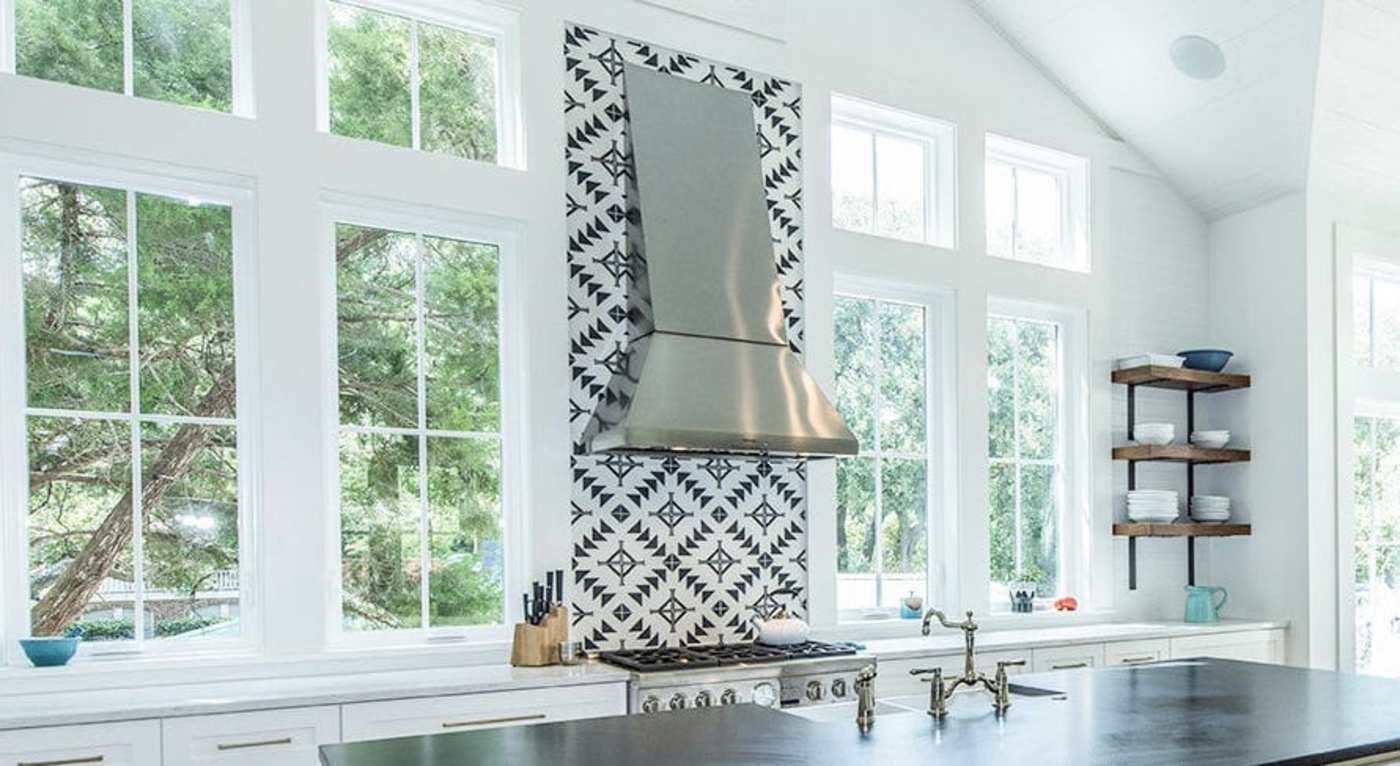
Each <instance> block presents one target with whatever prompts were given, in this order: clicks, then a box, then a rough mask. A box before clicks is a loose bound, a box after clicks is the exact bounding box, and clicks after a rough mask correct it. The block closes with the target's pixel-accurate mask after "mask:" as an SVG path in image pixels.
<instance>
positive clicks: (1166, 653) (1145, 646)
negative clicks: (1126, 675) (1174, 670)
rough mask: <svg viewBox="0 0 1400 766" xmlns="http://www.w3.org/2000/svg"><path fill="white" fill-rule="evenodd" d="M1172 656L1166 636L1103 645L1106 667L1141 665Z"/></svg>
mask: <svg viewBox="0 0 1400 766" xmlns="http://www.w3.org/2000/svg"><path fill="white" fill-rule="evenodd" d="M1170 656H1171V644H1170V643H1169V642H1168V641H1167V640H1166V639H1164V638H1159V639H1151V640H1147V641H1114V642H1112V643H1108V644H1104V646H1103V664H1104V667H1112V666H1114V665H1141V664H1143V663H1145V662H1157V661H1158V660H1165V659H1167V658H1168V657H1170Z"/></svg>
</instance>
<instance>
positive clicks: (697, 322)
mask: <svg viewBox="0 0 1400 766" xmlns="http://www.w3.org/2000/svg"><path fill="white" fill-rule="evenodd" d="M625 77H626V89H627V110H628V114H629V138H630V141H631V148H632V157H633V169H634V170H635V176H636V177H635V181H636V185H635V187H634V188H630V189H629V192H630V193H632V194H635V195H636V197H635V200H636V202H637V208H638V210H639V211H640V216H635V217H634V220H632V221H631V223H630V224H629V231H628V238H629V246H630V247H631V248H633V249H634V250H635V253H636V257H635V258H634V259H633V260H634V274H633V290H632V294H631V295H630V296H629V302H630V303H631V306H632V311H631V312H630V313H631V321H632V324H633V331H632V333H631V337H630V341H629V343H628V346H627V348H626V350H625V352H624V353H621V354H620V355H619V358H618V359H617V360H616V362H615V363H614V364H613V365H612V374H613V377H612V380H611V381H610V383H609V384H608V388H607V394H606V395H605V397H604V401H603V403H602V404H601V405H600V406H599V408H598V409H597V411H595V412H594V413H593V419H592V422H591V423H590V426H589V430H588V432H587V433H586V434H585V436H586V437H587V436H590V435H591V449H592V451H593V452H595V453H646V454H656V453H665V454H685V455H696V454H698V455H719V456H727V457H732V456H762V455H773V456H784V457H787V456H794V457H826V456H833V455H850V454H855V452H856V450H857V447H858V445H857V443H856V439H855V436H854V435H853V434H852V433H851V431H850V429H849V428H847V427H846V424H845V422H844V421H843V420H842V419H841V416H840V415H839V414H837V412H836V409H835V408H834V407H832V406H831V403H830V402H829V401H827V399H826V397H825V396H824V395H823V394H822V391H821V389H820V388H819V387H818V386H817V384H816V381H815V380H813V379H812V376H811V375H809V374H808V373H807V370H806V369H804V368H803V366H802V362H801V361H800V360H799V359H798V358H797V356H796V355H795V354H794V353H793V352H792V351H791V350H790V348H789V347H788V341H787V331H786V325H785V320H784V317H783V306H782V298H781V296H780V294H779V292H778V273H777V267H776V265H775V262H774V254H773V241H772V235H771V232H770V228H769V214H768V202H767V196H766V194H765V191H764V186H763V175H762V167H761V164H760V159H759V153H758V141H757V140H756V137H755V129H754V107H753V101H752V100H751V98H750V97H749V96H748V95H747V94H744V93H741V92H737V91H731V90H725V89H723V88H718V87H714V86H711V85H703V84H699V83H694V82H690V81H687V80H683V79H681V78H678V77H672V76H669V75H665V74H661V73H658V72H655V71H652V70H649V69H645V68H642V67H637V66H632V65H628V66H627V67H626V69H625Z"/></svg>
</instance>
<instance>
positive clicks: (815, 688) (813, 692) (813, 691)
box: [807, 681, 822, 702]
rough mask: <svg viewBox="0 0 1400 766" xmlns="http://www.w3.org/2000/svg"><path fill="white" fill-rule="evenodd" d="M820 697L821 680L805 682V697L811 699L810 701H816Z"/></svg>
mask: <svg viewBox="0 0 1400 766" xmlns="http://www.w3.org/2000/svg"><path fill="white" fill-rule="evenodd" d="M821 698H822V682H821V681H808V682H807V699H809V700H811V701H813V702H816V701H818V700H820V699H821Z"/></svg>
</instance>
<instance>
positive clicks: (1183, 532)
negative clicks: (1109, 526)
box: [1113, 521, 1253, 537]
mask: <svg viewBox="0 0 1400 766" xmlns="http://www.w3.org/2000/svg"><path fill="white" fill-rule="evenodd" d="M1252 533H1253V528H1252V527H1250V525H1248V524H1230V523H1228V522H1227V523H1224V524H1202V523H1197V522H1188V521H1177V522H1172V523H1170V524H1139V523H1137V522H1127V523H1123V524H1114V525H1113V534H1114V535H1116V536H1118V537H1241V536H1243V535H1248V534H1252Z"/></svg>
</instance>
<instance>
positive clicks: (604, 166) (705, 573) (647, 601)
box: [564, 24, 807, 648]
mask: <svg viewBox="0 0 1400 766" xmlns="http://www.w3.org/2000/svg"><path fill="white" fill-rule="evenodd" d="M564 62H565V68H566V77H565V85H564V115H565V127H566V142H565V159H566V165H567V172H568V181H567V187H566V197H567V198H566V201H565V205H566V208H565V210H566V218H567V226H568V254H567V257H568V272H569V287H568V302H569V305H568V312H569V335H570V348H569V369H570V374H571V378H572V383H571V388H570V392H569V410H570V420H571V427H572V430H571V433H572V438H573V442H574V448H573V457H572V473H573V489H572V506H573V508H572V522H571V532H572V537H573V560H572V573H573V587H572V588H571V591H572V593H571V595H572V603H571V606H572V608H573V612H574V625H573V634H574V636H575V637H576V638H579V639H582V640H583V641H584V642H585V644H586V645H587V646H588V647H589V648H618V647H628V648H635V647H643V646H662V645H679V644H695V643H716V642H719V641H725V642H735V641H744V640H752V639H753V638H754V637H755V631H754V629H753V627H752V620H753V618H754V616H755V613H759V614H763V615H767V614H771V613H772V612H774V611H776V610H777V609H778V608H780V607H789V608H790V609H791V610H792V611H794V612H795V613H796V614H797V615H799V616H805V614H806V605H807V592H806V590H807V476H806V464H805V463H803V462H801V461H781V460H775V461H748V460H697V459H676V458H650V457H648V458H636V457H619V456H601V455H598V456H595V455H590V454H588V453H587V452H586V451H585V448H584V442H585V435H584V432H585V429H586V428H587V427H588V423H589V419H590V415H591V414H592V413H593V411H594V410H595V409H596V407H597V406H598V404H599V402H600V401H602V399H603V397H604V396H605V395H606V389H607V386H608V381H609V379H610V377H611V372H610V370H612V369H614V368H615V367H616V366H617V362H618V360H619V359H620V358H621V356H622V353H623V352H624V351H625V349H626V344H627V338H628V335H629V329H631V325H630V323H631V321H632V318H633V317H635V316H636V312H635V311H629V310H628V298H629V295H630V294H632V293H631V287H632V285H631V280H632V276H633V274H634V273H636V271H637V270H636V268H635V264H636V263H637V261H638V259H642V258H644V257H645V254H644V253H641V252H639V248H638V243H637V242H636V241H635V238H630V239H629V237H628V221H629V218H631V219H632V220H635V217H636V206H635V204H634V203H633V201H632V200H631V199H630V197H631V195H630V193H629V188H633V187H632V183H633V179H632V177H631V174H632V168H631V163H630V157H629V144H628V139H627V100H626V92H625V88H624V82H623V76H622V65H623V63H624V62H629V63H635V64H642V65H645V66H649V67H652V68H655V69H657V70H659V71H662V72H668V73H670V74H672V75H675V76H677V77H684V78H686V79H689V80H695V81H698V82H704V83H709V84H712V85H715V86H716V87H722V88H731V89H735V90H741V91H744V92H746V93H749V94H751V95H752V97H753V101H754V120H755V127H756V131H757V142H758V147H759V151H760V155H761V157H762V162H763V176H764V184H765V186H766V188H767V191H768V209H769V213H770V218H771V221H772V226H773V250H774V258H775V259H776V262H777V266H778V279H779V282H780V284H781V287H782V295H783V305H784V314H785V316H786V318H787V325H788V337H789V339H790V341H789V342H790V343H791V345H792V347H793V349H794V350H795V351H798V352H799V353H800V351H801V344H802V337H803V334H802V290H803V284H802V134H801V131H802V88H801V86H800V85H798V84H797V83H793V82H789V81H787V80H783V79H779V78H775V77H769V76H767V75H763V74H760V73H757V72H751V71H748V70H745V69H741V68H738V67H732V66H727V65H724V64H719V63H716V62H712V61H708V60H706V59H702V58H700V57H697V56H692V55H689V54H685V53H679V52H676V51H671V50H666V49H664V48H659V47H656V46H654V45H650V44H647V43H644V42H639V41H635V40H627V39H623V38H619V37H615V36H613V35H609V34H607V33H605V32H600V31H598V30H595V29H591V28H588V27H584V26H581V25H577V24H568V25H566V28H565V35H564ZM787 589H791V590H793V591H795V592H796V594H797V595H796V596H787V595H781V594H777V595H775V593H774V592H775V591H780V590H787Z"/></svg>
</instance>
